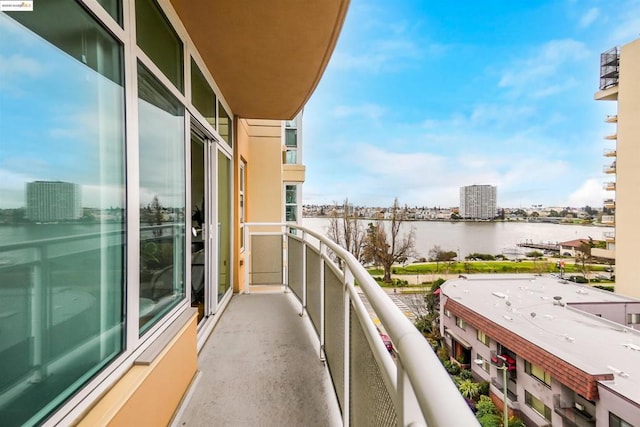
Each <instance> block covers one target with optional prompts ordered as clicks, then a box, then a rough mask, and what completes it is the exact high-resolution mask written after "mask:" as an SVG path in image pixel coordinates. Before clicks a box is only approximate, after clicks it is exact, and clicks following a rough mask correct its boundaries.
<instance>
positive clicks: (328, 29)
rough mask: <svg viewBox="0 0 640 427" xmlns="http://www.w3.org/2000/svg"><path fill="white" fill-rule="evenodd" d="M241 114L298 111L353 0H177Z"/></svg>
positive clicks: (277, 115) (272, 115)
mask: <svg viewBox="0 0 640 427" xmlns="http://www.w3.org/2000/svg"><path fill="white" fill-rule="evenodd" d="M171 3H172V4H173V7H174V8H175V10H176V12H177V13H178V15H179V17H180V19H181V20H182V23H183V25H184V26H185V28H186V29H187V31H188V33H189V36H190V37H191V40H192V41H193V43H194V44H195V46H196V48H197V49H198V51H199V52H200V54H201V56H202V58H203V59H204V62H205V63H206V65H207V67H208V68H209V71H210V72H211V74H212V76H213V78H214V79H215V81H216V84H217V85H218V87H219V88H220V90H221V92H222V94H223V95H224V97H225V99H226V100H227V102H228V103H229V106H230V107H231V109H232V110H233V112H234V114H235V115H237V116H239V117H243V118H256V119H258V118H259V119H278V120H286V119H292V118H293V117H295V115H296V114H297V113H298V112H299V111H300V110H301V109H302V107H303V106H304V104H305V103H306V102H307V100H308V99H309V98H310V97H311V94H312V93H313V91H314V90H315V88H316V86H317V84H318V82H319V81H320V78H321V77H322V74H323V73H324V70H325V68H326V66H327V64H328V62H329V58H330V57H331V54H332V53H333V50H334V47H335V45H336V41H337V39H338V36H339V34H340V30H341V29H342V24H343V22H344V18H345V15H346V12H347V8H348V6H349V0H322V1H301V0H271V1H256V0H215V1H212V0H171Z"/></svg>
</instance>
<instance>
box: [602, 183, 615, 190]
mask: <svg viewBox="0 0 640 427" xmlns="http://www.w3.org/2000/svg"><path fill="white" fill-rule="evenodd" d="M602 188H604V189H605V190H607V191H615V189H616V183H615V182H605V183H604V185H603V186H602Z"/></svg>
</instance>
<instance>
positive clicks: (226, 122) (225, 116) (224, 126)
mask: <svg viewBox="0 0 640 427" xmlns="http://www.w3.org/2000/svg"><path fill="white" fill-rule="evenodd" d="M218 133H219V134H220V136H221V137H222V138H223V139H224V140H225V141H226V142H227V144H229V145H231V146H233V120H231V117H230V116H229V113H227V110H225V109H224V107H223V106H222V103H220V102H218Z"/></svg>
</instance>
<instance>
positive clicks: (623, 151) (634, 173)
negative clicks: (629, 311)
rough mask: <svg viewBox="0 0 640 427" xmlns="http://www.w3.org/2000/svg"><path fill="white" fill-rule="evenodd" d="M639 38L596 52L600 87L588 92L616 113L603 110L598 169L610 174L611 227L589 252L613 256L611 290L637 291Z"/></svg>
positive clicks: (639, 234) (607, 217)
mask: <svg viewBox="0 0 640 427" xmlns="http://www.w3.org/2000/svg"><path fill="white" fill-rule="evenodd" d="M638 70H640V40H635V41H633V42H631V43H628V44H626V45H624V46H621V47H619V48H618V47H615V48H613V49H610V50H608V51H607V52H604V53H603V54H602V55H601V56H600V87H599V90H598V91H597V92H596V93H595V95H594V98H595V99H596V100H599V101H615V103H616V106H617V112H616V114H612V115H609V116H607V118H606V119H605V121H606V122H607V123H611V126H612V129H611V132H610V133H609V134H608V135H606V136H605V140H606V141H607V144H608V146H607V147H606V148H605V149H604V155H605V158H606V159H607V163H606V164H605V166H604V169H603V170H604V172H605V173H606V174H608V175H609V176H611V177H612V179H610V180H609V181H608V182H606V183H605V184H604V188H605V189H606V190H609V191H611V194H612V196H611V197H608V198H607V199H606V200H605V201H604V206H605V207H606V208H607V209H609V210H610V213H609V214H608V215H605V216H603V220H602V222H603V223H605V224H608V225H613V226H615V233H608V234H607V235H606V236H605V237H606V240H607V248H606V249H598V250H594V253H593V255H595V256H599V257H605V258H609V259H615V263H616V292H619V293H621V294H624V295H629V296H633V297H640V288H639V287H638V285H637V283H638V281H639V279H640V272H638V270H637V268H636V266H635V264H636V262H635V258H636V256H635V253H636V250H635V243H636V242H637V241H638V238H640V229H639V228H638V227H637V225H636V219H635V211H636V209H637V206H638V204H639V203H640V195H638V192H637V187H638V181H639V179H640V178H639V177H640V175H639V172H638V171H639V170H640V148H639V147H638V146H637V144H636V139H637V135H639V134H640V123H638V120H637V119H636V118H637V116H638V114H639V113H640V101H639V100H638V94H639V93H640V81H638V78H637V74H638Z"/></svg>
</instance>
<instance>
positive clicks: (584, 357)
mask: <svg viewBox="0 0 640 427" xmlns="http://www.w3.org/2000/svg"><path fill="white" fill-rule="evenodd" d="M440 295H441V299H440V309H441V310H440V313H441V314H440V332H441V334H442V336H443V337H444V339H445V342H446V345H447V347H448V348H449V350H450V358H451V362H452V363H457V364H459V365H461V366H462V367H463V368H468V369H471V371H472V373H473V374H474V376H475V377H476V378H477V379H480V380H485V381H488V382H489V383H490V395H491V397H492V399H493V400H494V402H495V403H496V405H498V406H499V407H501V408H502V405H503V402H504V394H503V386H504V383H503V381H504V379H503V378H504V376H503V374H504V373H506V381H507V399H506V400H507V403H508V407H509V411H510V412H511V413H515V414H516V415H518V416H519V417H521V418H522V419H523V420H525V421H526V424H527V425H528V426H547V425H558V426H567V425H572V426H576V425H577V426H587V425H609V426H634V425H635V426H637V425H640V365H639V364H638V354H640V332H638V331H637V330H635V328H636V327H637V325H638V324H639V323H640V301H639V300H636V299H631V298H628V297H624V296H622V295H617V294H614V293H612V292H607V291H602V290H599V289H595V288H592V287H587V286H582V285H578V284H573V283H571V282H566V281H564V280H560V279H559V278H557V277H553V276H533V275H512V276H506V275H468V276H462V277H460V278H457V279H454V280H449V281H447V282H446V283H445V284H443V285H442V287H441V294H440ZM502 369H504V370H505V371H504V372H503V371H502Z"/></svg>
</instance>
